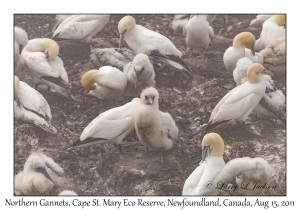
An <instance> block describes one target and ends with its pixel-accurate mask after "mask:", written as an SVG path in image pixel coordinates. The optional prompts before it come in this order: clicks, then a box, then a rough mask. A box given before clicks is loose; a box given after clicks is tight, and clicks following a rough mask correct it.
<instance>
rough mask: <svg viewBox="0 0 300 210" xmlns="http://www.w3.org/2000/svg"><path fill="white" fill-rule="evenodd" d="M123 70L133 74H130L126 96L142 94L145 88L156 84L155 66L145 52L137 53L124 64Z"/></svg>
mask: <svg viewBox="0 0 300 210" xmlns="http://www.w3.org/2000/svg"><path fill="white" fill-rule="evenodd" d="M123 72H124V73H125V74H132V76H128V78H129V79H128V82H127V87H126V90H125V92H124V94H123V95H124V96H133V97H137V96H140V94H141V92H142V91H143V90H144V89H145V88H147V87H154V86H155V84H156V82H155V72H154V68H153V66H152V64H151V62H150V60H149V58H148V56H147V55H145V54H142V53H139V54H137V55H136V56H135V57H134V59H133V61H132V62H130V63H128V64H126V65H125V66H124V69H123Z"/></svg>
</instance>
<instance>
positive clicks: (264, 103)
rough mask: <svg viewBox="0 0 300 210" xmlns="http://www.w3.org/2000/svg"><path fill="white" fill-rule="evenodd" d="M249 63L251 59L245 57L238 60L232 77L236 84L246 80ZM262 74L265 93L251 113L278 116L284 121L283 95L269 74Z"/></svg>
mask: <svg viewBox="0 0 300 210" xmlns="http://www.w3.org/2000/svg"><path fill="white" fill-rule="evenodd" d="M251 64H252V61H251V60H250V59H248V58H246V57H245V58H241V59H239V60H238V62H237V65H236V68H235V69H234V71H233V78H234V81H235V82H236V84H237V85H240V84H242V83H244V82H245V81H247V70H248V68H249V66H250V65H251ZM263 76H264V77H265V80H266V85H267V86H266V90H265V94H264V96H263V97H262V99H261V100H260V102H259V104H257V106H256V107H255V108H254V110H253V111H252V113H253V114H257V115H260V116H264V117H268V118H279V119H280V120H281V121H283V122H285V111H284V110H285V107H286V105H285V96H284V95H283V93H282V91H281V90H279V89H277V87H276V85H275V84H274V81H273V80H272V78H271V77H270V76H269V75H263Z"/></svg>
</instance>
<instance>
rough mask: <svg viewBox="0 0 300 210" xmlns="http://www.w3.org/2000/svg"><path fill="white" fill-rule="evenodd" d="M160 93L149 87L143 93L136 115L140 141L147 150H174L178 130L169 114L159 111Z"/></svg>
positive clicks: (136, 128) (136, 127) (136, 126)
mask: <svg viewBox="0 0 300 210" xmlns="http://www.w3.org/2000/svg"><path fill="white" fill-rule="evenodd" d="M158 98H159V93H158V91H157V90H156V89H155V88H153V87H149V88H146V89H144V90H143V92H142V93H141V103H140V105H139V107H138V109H137V111H136V113H135V115H134V118H135V130H136V133H137V136H138V139H139V140H140V142H141V143H142V144H144V145H145V146H146V148H147V151H148V148H153V149H161V148H162V149H164V150H169V149H172V148H173V147H174V145H175V142H176V140H177V138H178V128H177V126H176V124H175V122H174V120H173V118H172V116H171V115H170V114H169V113H164V112H161V111H160V110H159V104H158Z"/></svg>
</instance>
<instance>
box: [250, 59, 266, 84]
mask: <svg viewBox="0 0 300 210" xmlns="http://www.w3.org/2000/svg"><path fill="white" fill-rule="evenodd" d="M264 69H265V68H264V67H263V65H261V64H259V63H253V64H251V65H250V66H249V68H248V71H247V80H248V82H250V83H257V82H259V81H260V75H261V72H262V71H263V70H264Z"/></svg>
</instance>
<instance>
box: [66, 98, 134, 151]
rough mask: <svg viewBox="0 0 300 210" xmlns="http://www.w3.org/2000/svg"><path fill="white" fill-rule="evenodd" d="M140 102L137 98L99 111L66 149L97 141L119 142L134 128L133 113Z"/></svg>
mask: <svg viewBox="0 0 300 210" xmlns="http://www.w3.org/2000/svg"><path fill="white" fill-rule="evenodd" d="M139 104H140V99H139V98H134V99H133V100H132V101H131V102H129V103H127V104H125V105H123V106H120V107H116V108H113V109H110V110H107V111H106V112H103V113H101V114H100V115H99V116H98V117H96V118H95V119H94V120H93V121H92V122H90V123H89V124H88V126H87V127H86V128H85V129H84V130H83V132H82V133H81V135H80V138H79V139H78V140H77V141H75V142H74V143H73V144H72V145H71V146H70V147H69V148H68V149H71V148H75V147H85V146H89V145H93V144H98V143H115V144H118V145H119V148H120V151H121V152H122V148H121V144H122V142H123V139H124V138H125V137H126V136H127V135H128V134H130V133H131V132H132V131H133V130H134V113H135V111H136V109H137V107H138V106H139Z"/></svg>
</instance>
